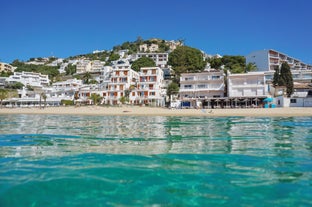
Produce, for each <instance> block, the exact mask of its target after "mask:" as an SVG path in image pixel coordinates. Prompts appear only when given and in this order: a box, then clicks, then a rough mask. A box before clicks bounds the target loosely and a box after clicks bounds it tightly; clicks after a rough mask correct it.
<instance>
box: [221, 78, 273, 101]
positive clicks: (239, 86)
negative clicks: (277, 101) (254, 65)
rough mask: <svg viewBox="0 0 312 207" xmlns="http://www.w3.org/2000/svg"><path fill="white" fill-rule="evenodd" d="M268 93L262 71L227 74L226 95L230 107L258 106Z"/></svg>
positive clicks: (267, 86)
mask: <svg viewBox="0 0 312 207" xmlns="http://www.w3.org/2000/svg"><path fill="white" fill-rule="evenodd" d="M268 95H270V94H269V85H268V84H267V83H266V81H265V74H264V73H263V72H249V73H242V74H231V73H229V72H228V74H227V97H228V98H229V102H230V106H231V107H250V106H255V107H258V106H259V103H262V100H263V99H265V98H266V97H267V96H268Z"/></svg>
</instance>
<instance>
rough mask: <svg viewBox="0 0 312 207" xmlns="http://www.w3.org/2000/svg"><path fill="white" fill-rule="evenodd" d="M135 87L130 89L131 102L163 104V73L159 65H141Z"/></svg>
mask: <svg viewBox="0 0 312 207" xmlns="http://www.w3.org/2000/svg"><path fill="white" fill-rule="evenodd" d="M139 75H140V78H139V80H138V82H137V83H136V86H135V89H134V90H131V91H130V96H129V99H130V103H131V104H145V105H151V106H164V104H165V93H166V92H165V90H164V89H163V80H164V74H163V71H162V69H160V68H159V67H143V68H141V70H140V72H139Z"/></svg>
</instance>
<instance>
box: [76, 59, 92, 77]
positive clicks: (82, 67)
mask: <svg viewBox="0 0 312 207" xmlns="http://www.w3.org/2000/svg"><path fill="white" fill-rule="evenodd" d="M91 69H92V64H91V61H90V60H82V61H79V62H78V63H77V65H76V73H78V74H79V73H86V72H91Z"/></svg>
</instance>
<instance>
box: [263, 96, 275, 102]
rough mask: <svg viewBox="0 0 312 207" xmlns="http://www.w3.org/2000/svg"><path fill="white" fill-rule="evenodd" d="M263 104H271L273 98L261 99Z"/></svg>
mask: <svg viewBox="0 0 312 207" xmlns="http://www.w3.org/2000/svg"><path fill="white" fill-rule="evenodd" d="M263 101H264V102H272V101H273V98H271V97H267V98H265V99H263Z"/></svg>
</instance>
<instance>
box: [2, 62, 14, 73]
mask: <svg viewBox="0 0 312 207" xmlns="http://www.w3.org/2000/svg"><path fill="white" fill-rule="evenodd" d="M15 69H16V67H13V66H12V65H10V64H8V63H2V62H0V72H2V71H4V72H12V73H13V72H14V70H15Z"/></svg>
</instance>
